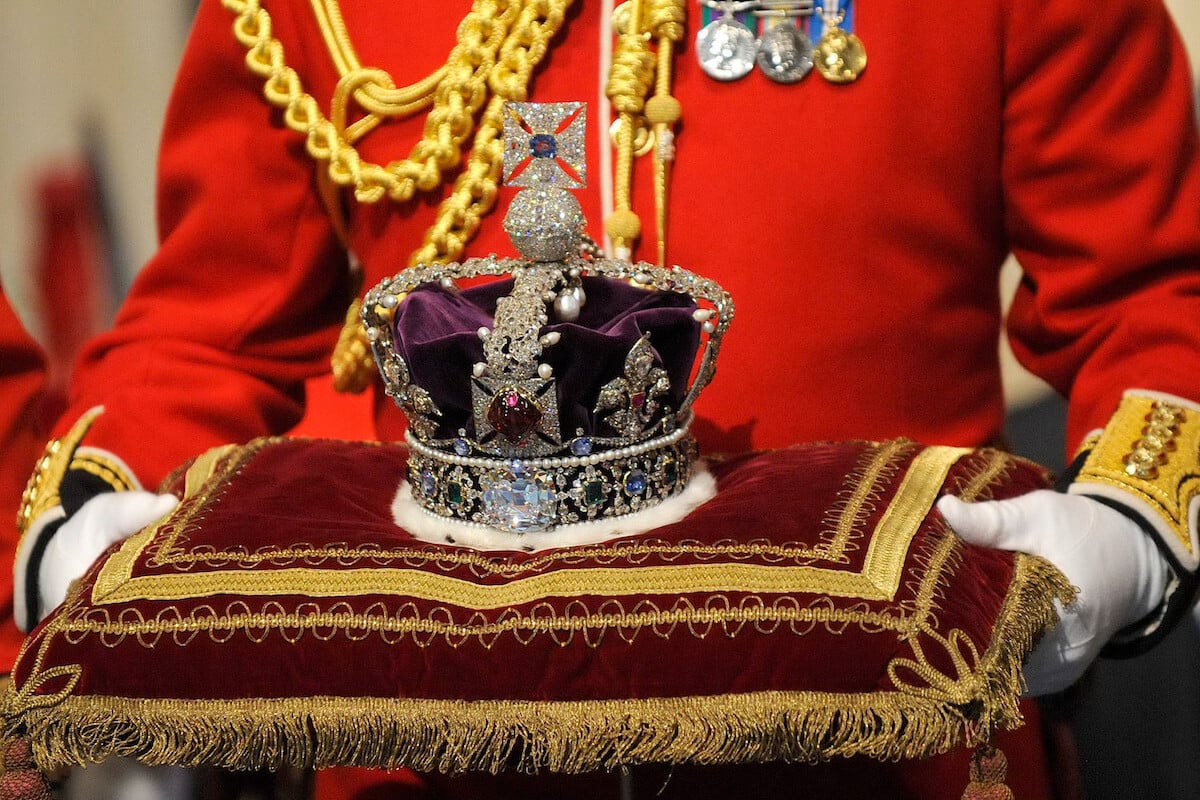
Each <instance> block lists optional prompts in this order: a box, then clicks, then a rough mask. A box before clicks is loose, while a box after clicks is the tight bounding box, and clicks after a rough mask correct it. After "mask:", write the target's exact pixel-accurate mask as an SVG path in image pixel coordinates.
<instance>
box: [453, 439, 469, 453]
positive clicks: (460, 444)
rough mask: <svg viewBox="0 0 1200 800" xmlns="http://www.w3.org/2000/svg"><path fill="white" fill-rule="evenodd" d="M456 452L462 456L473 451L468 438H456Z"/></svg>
mask: <svg viewBox="0 0 1200 800" xmlns="http://www.w3.org/2000/svg"><path fill="white" fill-rule="evenodd" d="M454 452H455V453H456V454H458V455H460V456H465V455H467V454H468V453H470V452H471V445H470V444H468V443H467V440H466V439H462V438H459V439H455V440H454Z"/></svg>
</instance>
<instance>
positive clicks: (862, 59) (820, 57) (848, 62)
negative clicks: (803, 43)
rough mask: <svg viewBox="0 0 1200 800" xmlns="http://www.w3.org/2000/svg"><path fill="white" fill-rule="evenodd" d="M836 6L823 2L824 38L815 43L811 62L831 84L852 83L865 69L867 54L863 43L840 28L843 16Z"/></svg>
mask: <svg viewBox="0 0 1200 800" xmlns="http://www.w3.org/2000/svg"><path fill="white" fill-rule="evenodd" d="M838 6H839V2H838V0H826V3H825V7H824V8H823V9H822V12H821V21H822V22H824V23H825V34H824V35H823V36H822V37H821V40H820V41H819V42H817V50H816V54H815V55H814V57H813V61H815V62H816V67H817V71H818V72H820V73H821V75H823V76H824V77H825V80H827V81H829V82H830V83H852V82H853V81H856V80H858V79H859V77H860V76H861V75H862V74H863V70H865V69H866V68H867V50H866V48H865V47H863V43H862V39H859V38H858V37H857V36H855V35H854V34H853V33H850V32H849V31H847V30H845V29H844V28H842V27H841V25H842V20H844V19H845V18H846V12H845V11H844V10H841V9H839V8H838Z"/></svg>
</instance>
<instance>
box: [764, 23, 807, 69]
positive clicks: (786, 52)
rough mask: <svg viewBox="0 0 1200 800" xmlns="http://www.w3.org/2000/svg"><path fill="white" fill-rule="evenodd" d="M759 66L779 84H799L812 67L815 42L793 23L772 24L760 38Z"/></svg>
mask: <svg viewBox="0 0 1200 800" xmlns="http://www.w3.org/2000/svg"><path fill="white" fill-rule="evenodd" d="M756 61H757V62H758V68H759V69H761V70H762V72H763V74H764V75H766V76H767V77H768V78H770V79H771V80H773V81H775V82H776V83H796V82H797V81H799V80H800V79H802V78H803V77H804V76H805V75H807V74H808V73H809V71H810V70H812V68H813V44H812V40H811V39H809V38H808V37H807V36H806V35H805V34H804V32H803V31H802V30H800V29H799V28H797V27H796V26H795V25H792V24H791V23H790V22H785V23H781V24H778V25H771V26H769V27H768V28H767V29H766V30H765V31H763V35H762V36H761V37H760V38H759V40H758V55H757V57H756Z"/></svg>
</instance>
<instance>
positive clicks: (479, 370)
mask: <svg viewBox="0 0 1200 800" xmlns="http://www.w3.org/2000/svg"><path fill="white" fill-rule="evenodd" d="M471 374H472V375H474V376H475V377H476V378H482V377H483V376H484V375H486V374H487V364H485V363H483V362H482V361H478V362H476V363H475V365H474V366H473V367H471Z"/></svg>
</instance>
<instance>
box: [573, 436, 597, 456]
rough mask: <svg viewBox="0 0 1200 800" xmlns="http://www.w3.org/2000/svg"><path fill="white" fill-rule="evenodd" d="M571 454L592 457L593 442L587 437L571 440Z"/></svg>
mask: <svg viewBox="0 0 1200 800" xmlns="http://www.w3.org/2000/svg"><path fill="white" fill-rule="evenodd" d="M571 452H572V453H573V454H574V455H577V456H586V455H591V452H592V440H591V439H590V438H589V437H587V436H577V437H576V438H574V439H572V440H571Z"/></svg>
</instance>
